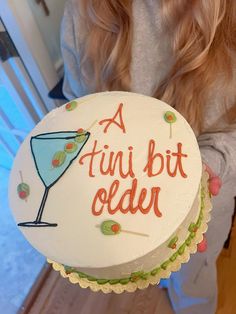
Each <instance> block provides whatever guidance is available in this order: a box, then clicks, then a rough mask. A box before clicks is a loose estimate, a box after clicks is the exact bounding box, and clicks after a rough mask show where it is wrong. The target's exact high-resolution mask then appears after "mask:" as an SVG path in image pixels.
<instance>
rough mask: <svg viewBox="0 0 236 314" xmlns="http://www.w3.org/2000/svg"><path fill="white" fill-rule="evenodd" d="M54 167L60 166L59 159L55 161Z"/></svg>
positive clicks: (53, 162)
mask: <svg viewBox="0 0 236 314" xmlns="http://www.w3.org/2000/svg"><path fill="white" fill-rule="evenodd" d="M52 165H53V166H54V167H56V166H58V165H59V160H58V159H53V161H52Z"/></svg>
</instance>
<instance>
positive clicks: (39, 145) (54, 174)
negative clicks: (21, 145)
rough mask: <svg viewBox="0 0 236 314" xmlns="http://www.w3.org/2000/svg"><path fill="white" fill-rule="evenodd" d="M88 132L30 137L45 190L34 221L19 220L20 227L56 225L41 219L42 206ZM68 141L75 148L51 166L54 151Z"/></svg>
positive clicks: (68, 132) (83, 143) (62, 147)
mask: <svg viewBox="0 0 236 314" xmlns="http://www.w3.org/2000/svg"><path fill="white" fill-rule="evenodd" d="M89 136H90V133H89V132H87V131H84V132H83V133H82V134H80V133H78V132H75V131H67V132H53V133H44V134H39V135H36V136H33V137H31V140H30V147H31V151H32V155H33V159H34V163H35V167H36V169H37V172H38V175H39V177H40V179H41V180H42V182H43V184H44V187H45V191H44V194H43V198H42V200H41V204H40V207H39V210H38V214H37V217H36V219H35V220H34V221H27V222H21V223H19V224H18V226H21V227H56V226H57V223H49V222H45V221H42V215H43V210H44V206H45V203H46V200H47V197H48V192H49V190H50V188H51V187H52V186H53V185H54V184H55V183H56V182H57V181H58V180H59V179H60V178H61V177H62V176H63V174H64V173H65V172H66V171H67V169H68V168H69V167H70V165H71V164H72V162H73V161H74V160H75V159H76V158H77V157H78V155H79V153H80V152H81V150H82V148H83V147H84V145H85V144H86V142H87V140H88V139H89ZM68 143H75V147H76V149H75V150H73V151H72V152H69V153H65V154H66V158H65V160H64V162H63V163H62V164H61V165H60V166H58V167H53V166H52V160H53V156H54V155H55V152H57V151H59V152H61V151H64V148H65V147H66V145H67V144H68Z"/></svg>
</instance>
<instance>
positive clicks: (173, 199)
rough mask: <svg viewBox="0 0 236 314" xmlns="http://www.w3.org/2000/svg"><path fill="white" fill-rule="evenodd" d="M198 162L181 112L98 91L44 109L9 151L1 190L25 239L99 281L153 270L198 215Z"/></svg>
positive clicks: (189, 233)
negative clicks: (8, 166) (5, 192)
mask: <svg viewBox="0 0 236 314" xmlns="http://www.w3.org/2000/svg"><path fill="white" fill-rule="evenodd" d="M201 177H202V162H201V156H200V152H199V147H198V143H197V141H196V138H195V136H194V133H193V131H192V129H191V127H190V126H189V125H188V123H187V122H186V120H185V119H184V118H183V117H182V116H181V115H180V114H179V113H178V112H177V111H176V110H175V109H173V108H172V107H170V106H168V105H167V104H166V103H164V102H162V101H159V100H157V99H154V98H151V97H147V96H143V95H139V94H134V93H128V92H104V93H97V94H92V95H88V96H86V97H83V98H80V99H77V100H74V101H72V102H70V103H68V104H66V105H64V106H62V107H60V108H57V109H55V110H53V111H51V112H50V113H49V114H47V115H46V116H45V117H44V119H43V120H42V121H41V122H40V123H39V124H38V125H37V126H36V127H35V128H34V130H33V131H32V132H31V133H30V134H29V135H28V137H27V138H26V140H25V141H24V143H23V144H22V146H21V147H20V149H19V152H18V154H17V156H16V158H15V162H14V166H13V169H12V172H11V177H10V187H9V200H10V206H11V208H12V210H13V213H14V217H15V220H16V222H17V224H18V226H19V228H20V230H21V231H22V233H23V234H24V236H25V237H26V239H27V240H28V241H29V242H30V243H31V244H32V246H34V247H35V248H36V249H37V250H38V251H39V252H40V253H42V254H43V255H45V256H46V257H48V258H49V259H50V260H53V261H55V262H57V263H60V264H62V265H63V267H64V269H65V272H66V273H67V274H69V273H76V274H77V275H78V276H79V277H80V278H86V279H87V280H88V281H93V282H94V281H96V283H97V284H107V283H109V284H111V285H112V284H113V285H115V284H117V283H119V284H127V283H128V282H130V281H131V282H135V281H136V280H138V279H140V278H141V279H143V280H146V279H147V278H148V276H151V275H152V276H155V275H156V274H157V273H158V271H159V270H160V269H167V268H168V267H169V265H170V264H171V263H172V262H174V261H175V260H176V259H177V257H178V256H180V255H182V254H183V253H184V251H185V250H186V248H187V247H188V246H189V245H190V243H191V240H192V239H193V238H194V237H195V234H196V232H197V230H198V229H199V227H200V225H201V221H202V217H203V213H202V212H201V210H202V208H203V205H202V203H203V202H202V200H203V195H202V194H203V192H202V185H201Z"/></svg>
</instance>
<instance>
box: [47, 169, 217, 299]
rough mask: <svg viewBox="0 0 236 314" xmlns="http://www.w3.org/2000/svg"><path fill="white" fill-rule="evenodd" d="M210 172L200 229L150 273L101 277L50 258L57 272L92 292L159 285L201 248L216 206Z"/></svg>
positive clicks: (204, 183)
mask: <svg viewBox="0 0 236 314" xmlns="http://www.w3.org/2000/svg"><path fill="white" fill-rule="evenodd" d="M207 181H208V174H207V172H206V171H204V172H203V175H202V182H201V208H200V212H199V215H198V218H197V221H196V222H195V225H196V226H197V231H195V232H193V231H191V228H190V230H189V234H188V237H187V238H186V240H185V241H184V242H183V243H182V244H181V245H180V247H179V248H178V250H177V251H176V252H175V253H173V254H172V255H171V256H170V257H169V258H168V259H167V260H166V261H164V262H163V263H162V264H161V265H158V266H157V267H155V268H154V269H152V270H151V271H149V272H144V271H138V272H134V273H132V274H131V275H130V277H128V278H122V279H103V278H101V279H99V278H94V277H92V276H89V275H87V274H84V273H82V272H80V271H78V270H76V269H75V268H73V267H69V266H65V265H62V264H59V263H56V262H54V261H52V260H49V259H47V261H48V263H50V264H52V267H53V269H54V270H55V271H59V272H60V274H61V276H62V277H64V278H68V279H69V281H70V282H71V283H73V284H79V285H80V287H81V288H88V287H89V288H90V289H91V290H92V291H95V292H96V291H102V292H103V293H110V292H115V293H122V292H124V291H128V292H134V291H135V290H136V289H145V288H147V287H148V286H149V285H150V284H152V285H155V284H158V283H159V282H160V280H161V279H164V278H169V277H170V274H171V272H174V271H178V270H179V269H180V268H181V264H182V263H187V262H188V261H189V259H190V254H194V253H196V251H197V244H198V243H200V242H201V241H202V239H203V234H204V233H205V232H206V231H207V228H208V226H207V223H208V222H209V221H210V211H211V209H212V204H211V195H210V193H209V191H208V187H207Z"/></svg>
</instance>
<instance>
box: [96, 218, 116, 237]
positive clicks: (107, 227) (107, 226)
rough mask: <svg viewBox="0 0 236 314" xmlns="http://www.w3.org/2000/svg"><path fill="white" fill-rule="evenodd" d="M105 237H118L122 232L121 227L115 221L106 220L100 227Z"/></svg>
mask: <svg viewBox="0 0 236 314" xmlns="http://www.w3.org/2000/svg"><path fill="white" fill-rule="evenodd" d="M100 228H101V231H102V233H103V234H104V235H116V234H119V233H120V231H121V226H120V224H119V223H118V222H116V221H114V220H105V221H103V223H102V224H101V226H100Z"/></svg>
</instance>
